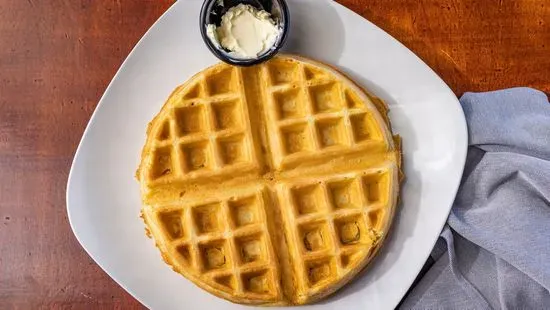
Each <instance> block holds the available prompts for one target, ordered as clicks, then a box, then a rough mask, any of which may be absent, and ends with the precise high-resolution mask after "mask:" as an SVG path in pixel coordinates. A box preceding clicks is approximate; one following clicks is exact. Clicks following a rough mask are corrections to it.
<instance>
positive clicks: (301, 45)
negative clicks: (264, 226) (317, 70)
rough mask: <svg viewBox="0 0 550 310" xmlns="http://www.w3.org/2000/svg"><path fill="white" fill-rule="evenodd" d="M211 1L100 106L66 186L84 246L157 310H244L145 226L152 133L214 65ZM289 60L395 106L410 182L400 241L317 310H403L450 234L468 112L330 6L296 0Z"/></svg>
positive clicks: (165, 24) (159, 35) (414, 62)
mask: <svg viewBox="0 0 550 310" xmlns="http://www.w3.org/2000/svg"><path fill="white" fill-rule="evenodd" d="M201 4H202V1H201V0H180V1H177V2H176V3H175V4H174V5H173V7H172V8H171V9H170V10H168V11H167V12H166V13H165V14H164V15H163V16H162V17H161V18H160V19H159V20H158V21H157V22H156V23H155V25H154V26H153V27H152V28H151V29H150V30H149V31H148V32H147V34H146V35H145V36H144V37H143V39H142V40H141V41H140V42H139V44H138V45H137V46H136V47H135V49H134V50H133V51H132V53H131V54H130V55H129V56H128V58H127V59H126V61H125V62H124V64H123V65H122V67H121V68H120V70H119V71H118V73H117V74H116V76H115V78H114V79H113V81H112V82H111V84H110V85H109V87H108V88H107V90H106V91H105V94H104V95H103V98H102V99H101V101H100V102H99V105H98V106H97V109H96V111H95V112H94V115H93V116H92V119H91V120H90V123H89V124H88V127H87V128H86V131H85V133H84V136H83V137H82V141H81V143H80V146H79V147H78V150H77V152H76V155H75V158H74V162H73V166H72V169H71V173H70V176H69V182H68V185H67V210H68V213H69V220H70V222H71V226H72V228H73V231H74V234H75V235H76V237H77V238H78V240H79V241H80V243H81V244H82V246H83V247H84V249H85V250H86V251H87V252H88V253H89V254H90V256H91V257H92V258H93V259H94V260H95V261H96V262H97V263H98V264H99V265H100V266H101V268H103V269H104V270H105V272H107V273H108V274H109V275H110V276H111V277H112V278H113V279H114V280H115V281H116V282H118V283H119V284H120V285H121V286H122V287H124V288H125V289H126V290H127V291H128V292H129V293H130V294H132V295H133V296H134V297H135V298H137V299H138V300H139V301H141V302H142V303H143V304H145V305H146V306H148V307H150V308H153V309H182V308H190V309H204V308H212V309H237V308H239V307H241V306H239V305H234V304H231V303H229V302H226V301H224V300H222V299H219V298H216V297H214V296H212V295H210V294H208V293H206V292H204V291H202V290H201V289H199V288H197V287H195V286H194V285H193V284H192V283H191V282H189V281H187V280H186V279H185V278H183V277H182V276H180V275H179V274H177V273H175V272H173V271H172V270H171V269H170V268H169V267H168V266H167V265H165V264H164V262H163V261H162V260H161V258H160V255H159V252H158V251H157V249H156V248H155V247H154V245H153V242H152V241H151V240H149V239H148V238H146V237H145V234H144V224H143V222H142V221H141V219H139V217H138V215H139V210H140V207H141V205H140V195H139V188H138V183H137V182H136V181H135V179H134V172H135V170H136V168H137V165H138V162H139V156H140V151H141V148H142V146H143V143H144V141H145V128H146V126H147V123H148V122H149V121H150V120H151V119H152V118H153V116H154V115H155V114H156V113H157V112H158V111H159V110H160V108H161V106H162V104H163V103H164V101H165V99H166V98H167V97H168V95H169V94H170V93H171V91H172V90H173V89H174V88H175V87H176V86H177V85H179V84H182V83H183V82H184V81H185V80H187V79H188V78H189V77H191V75H193V74H194V73H196V72H198V71H200V70H202V69H203V68H205V67H207V66H209V65H211V64H214V63H215V62H216V61H217V60H216V59H215V58H214V57H213V56H212V55H211V54H210V52H209V51H208V50H207V48H206V47H205V45H204V44H203V42H202V39H201V37H200V34H199V29H198V26H199V25H198V23H199V22H198V14H199V10H200V6H201ZM289 5H290V10H291V33H290V37H289V41H288V42H287V45H286V50H287V51H290V52H292V53H298V54H302V55H304V56H309V57H312V58H315V59H318V60H321V61H323V62H326V63H329V64H333V65H336V66H337V67H339V68H340V69H341V70H342V71H344V72H346V73H348V74H349V75H350V76H351V77H352V78H354V79H355V80H356V81H357V82H358V83H359V84H361V85H363V86H365V87H366V88H368V89H370V90H371V91H372V92H374V93H375V94H376V95H378V96H379V97H381V98H382V99H384V100H385V101H386V102H387V103H388V104H389V106H390V110H391V113H390V117H391V121H392V124H393V129H394V131H395V132H397V133H399V134H400V135H402V137H403V141H404V160H405V162H404V168H405V174H406V176H407V179H406V183H405V184H404V186H403V189H402V204H401V206H399V208H398V211H397V214H396V218H395V220H394V223H393V227H392V231H391V234H390V237H389V239H388V240H387V241H386V243H385V245H384V246H383V248H382V251H381V252H380V254H379V255H378V257H377V258H376V259H375V260H374V262H373V263H371V264H370V266H369V267H368V270H367V272H366V273H363V274H361V275H360V276H359V277H358V279H356V280H355V281H353V282H352V283H351V284H350V285H348V286H346V287H345V288H344V289H342V290H341V291H340V292H339V293H337V294H335V295H333V296H332V297H330V298H328V299H327V300H325V301H323V302H321V303H318V304H315V305H312V306H308V308H315V309H333V308H334V309H335V308H338V309H367V307H368V309H392V308H394V307H395V306H396V305H397V303H398V302H399V300H400V299H401V298H402V297H403V295H404V294H405V292H406V291H407V289H408V288H409V286H410V285H411V284H412V282H413V280H414V278H415V276H416V275H417V274H418V272H419V271H420V269H421V267H422V265H423V264H424V262H425V260H426V258H427V257H428V255H429V253H430V250H431V249H432V247H433V245H434V243H435V241H436V239H437V236H438V234H439V232H440V230H441V228H442V227H443V224H444V223H445V220H446V218H447V215H448V213H449V210H450V208H451V204H452V202H453V199H454V196H455V194H456V191H457V188H458V185H459V182H460V177H461V175H462V170H463V166H464V161H465V158H466V149H467V140H468V139H467V130H466V123H465V120H464V115H463V112H462V110H461V108H460V105H459V103H458V100H457V99H456V97H455V96H454V94H453V93H452V92H451V90H450V89H449V88H448V87H447V85H445V83H444V82H443V81H442V80H441V79H440V78H439V77H438V76H437V75H436V74H435V73H434V72H433V71H432V70H431V69H430V68H428V67H427V66H426V65H425V64H424V63H423V62H422V61H421V60H420V59H419V58H417V57H416V56H415V55H414V54H413V53H412V52H410V51H409V50H408V49H407V48H405V47H404V46H403V45H401V44H400V43H399V42H397V41H396V40H395V39H393V38H392V37H391V36H389V35H388V34H386V33H385V32H383V31H382V30H380V29H379V28H377V27H376V26H374V25H373V24H371V23H370V22H368V21H367V20H365V19H363V18H362V17H360V16H358V15H356V14H355V13H353V12H351V11H349V10H348V9H346V8H344V7H342V6H340V5H339V4H337V3H335V2H332V1H329V0H299V1H298V0H289Z"/></svg>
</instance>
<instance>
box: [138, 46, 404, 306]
mask: <svg viewBox="0 0 550 310" xmlns="http://www.w3.org/2000/svg"><path fill="white" fill-rule="evenodd" d="M386 114H387V108H386V106H385V105H384V104H383V102H381V101H380V100H378V99H376V98H374V97H372V96H370V95H368V94H367V93H365V92H364V91H363V90H362V89H360V88H359V87H357V86H356V85H355V84H354V83H353V82H352V81H351V80H349V79H348V78H346V77H345V76H343V75H342V74H340V73H339V72H337V71H336V70H334V69H332V68H330V67H328V66H326V65H323V64H320V63H317V62H315V61H312V60H309V59H306V58H302V57H297V56H278V57H276V58H274V59H272V60H270V61H269V62H267V63H265V64H262V65H258V66H254V67H250V68H237V67H232V66H229V65H226V64H223V63H220V64H217V65H215V66H213V67H211V68H208V69H206V70H204V71H202V72H201V73H199V74H197V75H195V76H194V77H192V78H191V79H190V80H189V81H188V82H186V83H185V84H184V85H182V86H180V87H178V88H177V89H176V90H175V91H174V92H173V93H172V95H171V96H170V98H169V99H168V101H167V102H166V104H165V105H164V107H163V108H162V110H161V111H160V113H159V114H158V115H157V116H156V117H155V119H154V120H153V121H152V122H151V123H150V124H149V128H148V135H147V141H146V144H145V147H144V149H143V152H142V161H141V164H140V167H139V169H138V172H137V177H138V179H139V181H140V184H141V192H142V200H143V203H144V207H143V209H142V215H143V218H144V220H145V223H146V226H147V229H148V232H149V233H150V235H151V236H152V237H153V238H154V240H155V242H156V245H157V246H158V248H159V249H160V251H161V253H162V256H163V258H164V260H165V261H166V262H167V263H168V264H170V265H171V266H172V267H173V268H174V270H175V271H177V272H179V273H181V274H183V275H184V276H185V277H187V278H188V279H190V280H191V281H193V282H194V283H195V284H196V285H198V286H200V287H201V288H203V289H205V290H207V291H209V292H211V293H213V294H215V295H217V296H220V297H222V298H225V299H228V300H230V301H233V302H237V303H244V304H264V305H287V304H305V303H310V302H313V301H316V300H318V299H320V298H322V297H324V296H326V295H328V294H330V293H332V292H334V291H336V290H337V289H338V288H340V287H342V286H343V285H344V284H346V283H347V282H348V281H350V280H351V279H352V278H353V277H354V276H355V275H356V274H357V273H358V272H359V271H360V270H361V269H363V268H364V267H365V266H366V265H367V263H368V262H369V261H370V260H371V259H372V257H373V256H374V254H375V253H376V252H377V250H378V248H379V247H380V245H381V243H382V241H383V239H384V238H385V236H386V234H387V232H388V228H389V226H390V223H391V219H392V217H393V212H394V209H395V204H396V202H397V198H398V190H399V179H400V164H401V157H400V141H399V139H398V138H396V137H393V136H392V133H391V130H390V128H389V122H388V119H387V115H386Z"/></svg>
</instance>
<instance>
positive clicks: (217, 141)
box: [150, 68, 256, 181]
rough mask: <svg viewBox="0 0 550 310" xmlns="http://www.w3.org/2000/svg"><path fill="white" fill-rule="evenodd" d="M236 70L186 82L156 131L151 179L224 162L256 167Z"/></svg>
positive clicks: (204, 171) (201, 171)
mask: <svg viewBox="0 0 550 310" xmlns="http://www.w3.org/2000/svg"><path fill="white" fill-rule="evenodd" d="M238 74H239V70H237V69H234V68H226V69H224V70H223V71H221V72H219V73H218V74H217V75H216V76H211V77H205V78H204V80H203V81H201V80H199V81H198V82H197V83H196V84H195V85H192V86H191V87H189V88H187V90H186V92H185V93H184V94H183V95H182V97H181V98H182V101H181V102H180V103H179V104H174V106H173V107H172V108H171V109H170V111H169V112H168V115H167V117H166V119H165V120H164V124H163V125H162V130H160V131H159V132H158V134H157V136H156V138H157V141H156V143H155V151H154V156H153V158H152V160H153V162H152V163H153V169H151V172H150V179H152V180H153V181H154V180H156V179H160V178H163V177H167V176H168V177H172V178H177V179H185V178H187V177H192V176H194V177H199V176H210V175H212V174H213V171H220V170H222V169H227V168H228V167H232V168H234V169H242V168H253V167H255V166H254V163H255V162H256V160H255V158H253V156H254V152H251V151H250V150H251V149H252V148H253V145H252V143H253V142H252V137H251V132H250V125H249V122H248V112H247V107H246V104H245V101H244V98H243V96H242V95H241V94H242V92H241V91H240V88H241V83H240V80H241V79H240V78H239V77H238ZM220 80H221V81H220Z"/></svg>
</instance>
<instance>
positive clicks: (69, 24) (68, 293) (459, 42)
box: [0, 0, 550, 309]
mask: <svg viewBox="0 0 550 310" xmlns="http://www.w3.org/2000/svg"><path fill="white" fill-rule="evenodd" d="M181 1H185V0H181ZM340 2H341V3H342V4H344V5H345V6H347V7H349V8H351V9H353V10H354V11H356V12H357V13H359V14H361V15H363V16H364V17H366V18H367V19H369V20H370V21H372V22H374V23H375V24H377V25H378V26H380V27H381V28H383V29H384V30H386V31H387V32H388V33H390V34H391V35H393V36H394V37H396V38H397V39H398V40H400V41H401V42H403V44H405V45H406V46H407V47H409V48H410V49H412V50H413V51H414V52H416V53H417V54H418V55H419V56H420V58H422V59H423V60H424V61H425V62H426V63H427V64H428V65H430V66H431V67H432V68H433V69H434V70H435V71H436V72H437V73H438V74H439V75H440V76H441V77H442V78H443V79H444V80H445V81H446V82H447V83H448V84H449V85H450V87H451V88H452V89H453V90H454V91H455V93H456V94H457V95H460V94H462V93H463V92H465V91H486V90H493V89H499V88H505V87H512V86H532V87H535V88H538V89H541V90H543V91H545V92H546V93H550V57H549V56H550V2H548V1H543V0H514V1H504V0H486V1H478V0H368V1H366V0H365V1H362V0H340ZM172 3H173V0H154V1H153V0H139V1H135V0H79V1H77V0H51V1H45V0H0V309H37V308H44V309H92V308H93V309H95V308H98V309H113V308H114V309H134V308H136V309H140V308H141V307H142V306H141V305H140V304H139V303H138V302H137V301H135V300H134V299H133V298H132V297H130V296H129V295H128V294H127V293H125V292H124V290H123V289H121V288H120V287H119V286H118V285H116V284H115V283H114V282H113V281H112V280H111V279H110V278H109V277H108V276H107V275H106V274H105V273H104V272H103V271H102V270H101V269H100V268H99V267H98V266H97V265H96V264H95V263H94V262H93V261H92V260H91V259H90V258H89V256H88V255H87V254H86V253H85V252H84V251H83V249H82V248H81V247H80V245H79V244H78V242H77V240H76V239H75V237H74V236H73V234H72V232H71V229H70V226H69V223H68V220H67V215H66V209H65V188H66V181H67V177H68V173H69V168H70V164H71V160H72V157H73V154H74V152H75V150H76V147H77V144H78V142H79V139H80V137H81V135H82V132H83V130H84V128H85V126H86V123H87V121H88V119H89V117H90V115H91V113H92V112H93V110H94V108H95V106H96V104H97V102H98V100H99V98H100V96H101V94H102V93H103V91H104V90H105V88H106V87H107V85H108V83H109V81H110V80H111V78H112V76H113V75H114V73H115V72H116V71H117V69H118V67H119V66H120V64H121V63H122V61H123V60H124V58H125V57H126V55H127V54H128V52H129V51H130V50H131V48H132V47H133V46H134V44H135V43H136V42H137V41H138V40H139V38H140V37H141V36H142V35H143V33H144V32H145V31H146V30H147V29H148V28H149V27H150V25H151V24H152V23H153V22H154V21H155V20H156V19H157V18H158V17H159V16H160V15H161V14H162V13H163V12H164V11H165V10H166V9H167V8H168V7H169V6H170V5H171V4H172Z"/></svg>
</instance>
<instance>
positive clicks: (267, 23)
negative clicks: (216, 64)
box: [206, 3, 281, 58]
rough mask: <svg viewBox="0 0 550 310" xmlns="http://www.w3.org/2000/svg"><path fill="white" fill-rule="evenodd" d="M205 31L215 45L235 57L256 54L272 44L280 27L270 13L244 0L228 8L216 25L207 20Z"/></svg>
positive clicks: (267, 48)
mask: <svg viewBox="0 0 550 310" xmlns="http://www.w3.org/2000/svg"><path fill="white" fill-rule="evenodd" d="M206 34H207V36H208V38H209V39H210V41H212V43H214V45H216V47H217V48H220V46H221V47H223V48H225V49H226V50H229V51H230V54H231V55H232V56H235V57H238V58H256V57H258V56H259V55H261V54H263V53H265V52H267V51H268V50H269V49H271V48H272V47H273V45H274V44H275V42H276V41H277V39H278V38H279V36H280V35H281V28H280V27H279V26H278V25H277V23H276V22H275V21H274V20H273V18H272V17H271V14H270V13H268V12H266V11H264V10H258V9H256V8H255V7H253V6H251V5H247V4H242V3H241V4H239V5H237V6H234V7H232V8H230V9H229V10H227V12H226V13H225V14H224V15H223V16H222V21H221V24H220V26H219V27H216V25H214V24H209V25H208V26H207V28H206Z"/></svg>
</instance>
